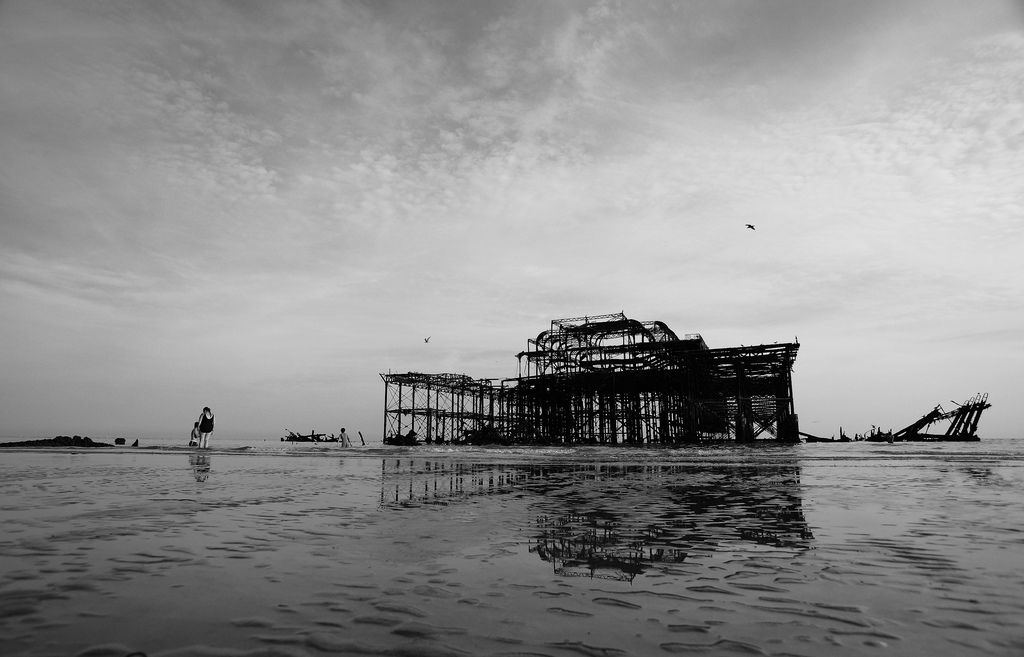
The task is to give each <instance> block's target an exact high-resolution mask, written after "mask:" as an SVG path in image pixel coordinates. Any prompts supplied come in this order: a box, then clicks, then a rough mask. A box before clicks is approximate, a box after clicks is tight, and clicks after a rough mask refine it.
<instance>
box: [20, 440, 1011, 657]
mask: <svg viewBox="0 0 1024 657" xmlns="http://www.w3.org/2000/svg"><path fill="white" fill-rule="evenodd" d="M240 442H244V441H240ZM214 446H215V448H214V449H212V450H209V451H208V452H197V451H196V450H188V449H183V448H180V447H169V446H166V447H158V448H154V449H148V450H147V449H130V448H127V449H126V448H116V449H94V450H68V449H63V450H62V449H42V450H30V449H20V450H19V449H8V450H5V451H4V452H2V453H0V473H2V476H0V482H2V484H0V491H2V497H0V499H2V502H0V505H2V509H0V517H2V519H3V526H4V532H3V535H2V537H0V572H2V575H0V654H3V655H8V656H21V655H24V656H30V655H31V656H42V655H54V656H57V655H89V656H92V657H102V656H110V657H124V656H125V655H128V654H130V653H132V652H141V653H144V654H145V655H148V656H149V657H155V656H165V657H170V656H184V655H196V656H201V655H209V656H211V657H212V656H227V655H232V656H252V657H255V656H257V655H259V656H266V655H299V656H301V655H324V654H339V655H503V656H524V655H550V656H552V657H555V656H570V655H572V656H579V655H662V654H709V655H730V654H755V655H758V654H760V655H807V656H812V655H814V656H816V655H822V654H828V655H865V654H892V655H1019V654H1022V653H1024V622H1022V620H1021V619H1022V618H1024V594H1021V591H1022V590H1024V575H1022V572H1021V570H1020V562H1021V556H1022V554H1024V441H1020V440H998V441H985V442H981V443H968V444H921V443H918V444H895V445H887V444H880V445H868V444H863V443H862V444H843V445H787V446H780V445H759V446H756V447H739V446H721V447H710V446H709V447H700V448H687V449H677V450H639V449H615V448H572V449H559V448H544V449H516V448H507V449H497V448H454V447H447V446H424V447H413V448H383V447H377V446H374V447H369V448H354V449H342V448H336V447H335V448H333V449H331V448H330V447H329V446H328V447H323V446H304V447H302V448H298V447H296V446H285V445H271V444H269V443H265V444H263V445H261V446H257V447H253V448H246V446H245V445H244V444H241V445H239V444H234V443H232V444H230V445H227V444H221V446H220V448H217V444H216V442H215V445H214Z"/></svg>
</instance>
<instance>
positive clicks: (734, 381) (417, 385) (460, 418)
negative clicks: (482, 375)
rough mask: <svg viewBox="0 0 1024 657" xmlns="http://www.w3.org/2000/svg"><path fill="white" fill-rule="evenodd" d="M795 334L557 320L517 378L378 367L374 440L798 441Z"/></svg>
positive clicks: (612, 318) (618, 318)
mask: <svg viewBox="0 0 1024 657" xmlns="http://www.w3.org/2000/svg"><path fill="white" fill-rule="evenodd" d="M799 346H800V345H799V344H798V343H796V342H789V343H773V344H762V345H752V346H739V347H727V348H719V349H711V348H709V347H708V346H707V344H705V342H704V339H703V338H702V337H701V336H700V335H699V334H686V335H683V336H677V335H676V334H675V333H674V332H673V331H672V330H671V329H670V328H669V327H668V326H666V325H665V324H663V323H662V322H658V321H638V320H634V319H630V318H628V317H626V316H625V315H624V314H623V313H615V314H610V315H599V316H588V317H573V318H566V319H556V320H553V321H552V322H551V326H550V328H549V329H547V330H545V331H542V332H541V333H540V334H539V335H538V336H537V337H536V338H534V339H530V340H528V341H527V348H526V350H524V351H522V352H520V353H519V354H517V355H516V358H517V359H518V361H519V374H518V376H516V377H514V378H508V379H474V378H471V377H469V376H466V375H463V374H424V373H419V372H406V373H401V374H397V373H396V374H390V373H389V374H381V375H380V376H381V378H382V379H383V381H384V442H385V443H387V444H416V443H418V442H424V443H477V444H495V443H497V444H520V445H539V444H564V445H586V444H589V445H633V446H640V445H648V446H656V445H664V446H671V445H679V444H686V443H699V442H706V441H724V440H729V441H736V442H752V441H755V440H777V441H783V442H798V441H799V426H798V420H797V414H796V411H795V407H794V403H793V381H792V370H793V363H794V361H795V360H796V354H797V350H798V349H799Z"/></svg>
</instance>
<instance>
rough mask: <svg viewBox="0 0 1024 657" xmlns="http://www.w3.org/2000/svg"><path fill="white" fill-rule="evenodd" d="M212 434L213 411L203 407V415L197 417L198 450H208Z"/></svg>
mask: <svg viewBox="0 0 1024 657" xmlns="http://www.w3.org/2000/svg"><path fill="white" fill-rule="evenodd" d="M211 433H213V411H211V410H210V407H209V406H204V407H203V414H202V415H200V416H199V447H200V449H209V448H210V434H211Z"/></svg>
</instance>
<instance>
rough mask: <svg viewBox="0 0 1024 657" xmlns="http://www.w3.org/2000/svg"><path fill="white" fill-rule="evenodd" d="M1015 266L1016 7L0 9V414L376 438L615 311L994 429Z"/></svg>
mask: <svg viewBox="0 0 1024 657" xmlns="http://www.w3.org/2000/svg"><path fill="white" fill-rule="evenodd" d="M747 223H750V224H753V225H755V227H756V230H753V231H751V230H749V229H747V228H745V224H747ZM1022 256H1024V4H1022V3H1020V2H1000V1H998V0H987V1H986V2H962V0H949V1H944V0H927V1H920V2H918V1H913V0H897V1H890V0H885V1H875V2H872V1H859V2H820V1H819V0H800V1H792V0H765V1H760V0H759V1H754V0H749V1H731V0H721V1H715V2H708V1H700V2H695V1H690V0H679V1H676V2H646V1H628V2H556V1H550V2H538V1H529V2H514V1H510V0H497V1H481V0H467V1H439V0H410V1H407V2H399V1H372V2H371V1H367V2H295V1H287V2H278V1H274V2H270V1H267V2H214V1H202V2H199V1H197V2H155V1H152V2H144V1H143V2H104V1H98V0H97V1H93V0H75V1H70V0H69V1H67V2H47V1H45V0H42V1H40V0H25V1H17V0H15V1H10V0H8V1H5V2H2V3H0V314H2V318H0V436H33V437H45V436H52V435H57V434H80V435H89V436H92V437H97V436H118V435H127V436H132V435H135V436H175V435H178V434H180V435H181V436H182V437H183V440H184V437H185V436H187V435H188V432H189V431H190V430H191V428H192V422H193V421H194V420H195V418H196V417H197V416H198V414H199V411H200V409H201V408H202V407H203V406H207V405H208V406H211V407H212V408H213V410H214V412H215V414H216V416H217V435H222V436H229V437H237V438H244V437H253V438H276V437H278V436H280V435H282V433H283V431H284V429H285V428H290V429H295V430H301V431H307V430H309V429H311V428H316V429H317V430H318V431H325V432H333V431H336V430H337V429H338V428H339V427H341V426H345V427H346V428H347V430H348V433H349V434H351V435H355V432H356V431H362V432H363V433H364V434H365V435H366V436H367V438H368V439H371V438H378V437H379V436H380V435H381V433H382V432H383V426H384V422H383V420H384V415H383V401H384V400H383V398H384V385H383V383H382V381H381V379H380V377H379V373H381V372H389V371H391V372H406V371H417V372H454V373H463V374H468V375H470V376H472V377H474V378H477V377H479V378H485V377H486V378H492V377H493V378H500V377H511V376H514V375H515V374H516V372H517V363H516V359H515V354H516V353H518V352H519V351H521V350H523V349H524V348H525V347H526V342H527V340H528V339H529V338H533V337H535V336H536V335H537V334H538V333H540V332H541V331H543V330H545V329H547V328H549V326H550V322H551V320H553V319H557V318H562V317H574V316H581V315H594V314H604V313H614V312H620V311H621V312H625V314H626V315H627V316H629V317H631V318H634V319H638V320H641V321H648V320H659V321H662V322H665V323H666V324H667V325H668V326H669V327H671V328H672V329H673V330H674V331H675V332H676V333H678V334H683V333H700V334H701V335H702V336H703V337H704V340H705V341H706V342H707V344H708V345H709V346H711V347H728V346H734V345H738V344H747V345H750V344H761V343H772V342H788V341H792V340H794V339H798V340H799V342H800V353H799V356H798V358H797V361H796V365H795V367H794V372H793V379H794V393H795V400H796V410H797V413H798V414H799V417H800V423H801V429H802V430H804V431H807V432H810V433H814V434H818V435H826V436H827V435H832V434H835V433H837V432H838V428H839V426H840V425H841V426H843V427H844V428H845V429H846V430H847V431H849V432H853V431H861V430H866V429H867V428H869V427H870V426H871V425H872V424H877V425H878V426H882V427H886V428H889V427H892V428H900V427H902V426H905V425H906V424H909V423H910V422H912V421H913V420H915V419H917V418H918V417H919V416H921V415H923V414H924V413H925V412H927V411H928V410H930V409H931V408H932V407H933V406H934V405H935V404H937V403H943V404H944V405H945V406H946V407H947V408H949V407H951V404H950V403H949V402H950V400H956V401H963V400H965V399H967V398H968V397H970V396H972V395H974V394H975V393H978V392H988V393H989V395H990V397H989V399H990V402H991V403H992V404H993V407H992V408H991V409H990V410H989V411H987V412H986V414H985V416H984V417H983V419H982V422H981V426H980V434H981V435H982V437H983V438H985V437H1009V436H1020V435H1021V434H1022V433H1024V432H1022V431H1021V428H1022V426H1024V411H1022V405H1021V404H1020V400H1021V399H1022V398H1024V376H1022V374H1021V372H1024V262H1022ZM427 336H430V337H431V339H430V342H429V343H427V342H424V338H425V337H427Z"/></svg>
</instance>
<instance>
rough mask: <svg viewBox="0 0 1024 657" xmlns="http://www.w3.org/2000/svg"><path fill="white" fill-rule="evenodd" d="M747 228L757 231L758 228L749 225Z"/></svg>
mask: <svg viewBox="0 0 1024 657" xmlns="http://www.w3.org/2000/svg"><path fill="white" fill-rule="evenodd" d="M747 228H749V229H750V230H757V229H756V228H754V224H747Z"/></svg>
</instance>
